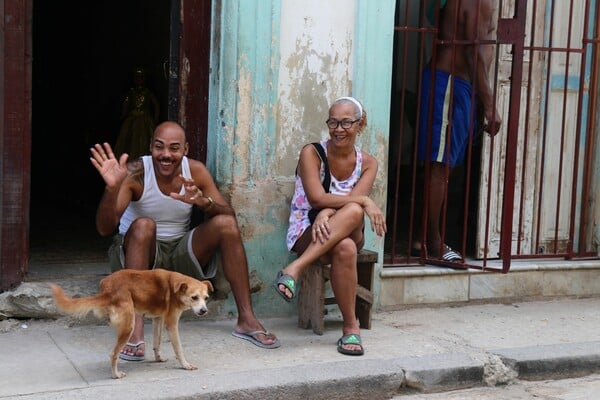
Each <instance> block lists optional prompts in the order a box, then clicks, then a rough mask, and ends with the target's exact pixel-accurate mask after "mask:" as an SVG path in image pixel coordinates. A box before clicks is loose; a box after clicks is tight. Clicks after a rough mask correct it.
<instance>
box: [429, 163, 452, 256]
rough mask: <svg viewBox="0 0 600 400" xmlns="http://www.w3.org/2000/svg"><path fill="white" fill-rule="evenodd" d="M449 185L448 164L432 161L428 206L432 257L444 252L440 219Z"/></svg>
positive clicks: (430, 252) (430, 253)
mask: <svg viewBox="0 0 600 400" xmlns="http://www.w3.org/2000/svg"><path fill="white" fill-rule="evenodd" d="M447 186H448V177H447V176H446V166H445V165H443V164H440V163H431V165H430V170H429V202H428V208H427V253H428V256H432V257H440V256H441V255H442V254H443V248H442V246H443V244H442V235H441V233H440V226H441V225H440V219H441V217H442V207H443V205H444V200H445V196H446V188H447Z"/></svg>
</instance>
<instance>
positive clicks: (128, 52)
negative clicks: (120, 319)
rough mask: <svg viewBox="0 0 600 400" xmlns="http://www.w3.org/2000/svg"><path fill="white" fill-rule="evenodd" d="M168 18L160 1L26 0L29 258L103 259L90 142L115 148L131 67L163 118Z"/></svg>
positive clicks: (167, 6)
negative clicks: (29, 24) (29, 7)
mask: <svg viewBox="0 0 600 400" xmlns="http://www.w3.org/2000/svg"><path fill="white" fill-rule="evenodd" d="M170 15H171V2H169V1H163V0H128V1H119V0H108V1H102V2H91V3H87V2H80V1H73V0H71V1H68V0H66V1H60V2H48V1H42V0H34V1H33V65H32V71H33V72H32V157H31V158H32V165H31V204H30V262H31V263H32V264H34V263H71V262H95V261H105V260H106V249H107V247H108V241H109V240H110V238H101V237H100V236H99V235H98V234H97V233H96V230H95V222H94V218H95V211H96V206H97V204H98V201H99V199H100V196H101V194H102V191H103V188H104V184H103V181H102V179H101V178H100V176H99V175H98V174H97V172H96V171H95V169H94V168H93V166H92V165H91V163H90V160H89V156H90V152H89V148H90V147H91V146H92V145H93V144H94V143H98V142H104V141H106V142H109V143H111V144H113V145H114V143H115V140H116V137H117V135H118V132H119V127H120V123H121V121H120V117H121V106H122V102H123V99H124V96H125V94H126V92H127V90H128V89H129V88H130V87H131V86H132V84H133V82H132V72H133V70H134V68H135V67H137V66H142V67H143V68H144V69H145V70H146V80H147V82H146V84H147V86H148V88H150V90H151V91H152V92H153V93H154V94H155V96H156V97H157V99H158V103H159V108H160V115H159V118H158V120H159V121H160V120H165V119H166V118H167V107H168V88H169V82H168V74H167V71H166V68H168V64H167V61H168V60H169V47H170Z"/></svg>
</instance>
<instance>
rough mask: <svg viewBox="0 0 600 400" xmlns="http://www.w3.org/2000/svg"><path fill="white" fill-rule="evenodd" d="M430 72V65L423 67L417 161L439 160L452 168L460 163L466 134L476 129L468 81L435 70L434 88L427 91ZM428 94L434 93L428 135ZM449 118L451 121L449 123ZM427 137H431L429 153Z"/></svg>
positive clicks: (466, 139)
mask: <svg viewBox="0 0 600 400" xmlns="http://www.w3.org/2000/svg"><path fill="white" fill-rule="evenodd" d="M431 71H432V70H431V68H430V67H427V68H425V70H424V71H423V76H422V81H421V82H422V85H421V110H420V115H419V129H418V136H419V149H418V150H419V151H418V156H419V160H420V161H428V162H439V163H442V164H448V165H449V166H450V167H454V166H455V165H457V164H460V163H462V162H463V160H464V158H465V150H466V148H467V145H468V143H469V134H470V132H475V131H476V130H475V115H476V113H475V110H471V108H472V107H471V84H470V83H469V82H467V81H465V80H464V79H461V78H457V77H453V76H452V75H450V74H449V73H447V72H444V71H435V88H434V90H433V91H431V84H432V80H433V75H432V73H431ZM452 83H454V85H452ZM431 94H433V96H434V97H433V110H432V113H433V117H432V125H431V135H428V134H427V133H428V131H429V130H428V127H429V116H430V112H429V100H430V99H429V96H430V95H431ZM451 96H452V97H451ZM451 106H452V107H451ZM450 118H452V124H450V123H449V121H450ZM469 121H471V122H472V123H469ZM428 138H430V140H431V143H430V147H429V152H428V151H427V148H428V147H427V141H428Z"/></svg>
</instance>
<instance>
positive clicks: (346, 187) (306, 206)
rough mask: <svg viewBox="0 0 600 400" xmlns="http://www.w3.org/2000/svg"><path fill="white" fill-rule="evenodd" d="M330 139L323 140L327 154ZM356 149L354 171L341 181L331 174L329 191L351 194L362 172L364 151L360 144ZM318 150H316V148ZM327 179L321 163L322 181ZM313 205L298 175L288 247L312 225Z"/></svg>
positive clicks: (288, 234)
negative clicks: (311, 212)
mask: <svg viewBox="0 0 600 400" xmlns="http://www.w3.org/2000/svg"><path fill="white" fill-rule="evenodd" d="M328 141H329V140H323V141H321V145H322V146H323V149H325V154H327V142H328ZM354 149H355V151H356V164H355V165H354V171H352V174H351V175H350V177H349V178H348V179H346V180H343V181H339V180H337V179H336V178H335V176H333V175H331V185H330V187H329V193H331V194H337V195H340V196H346V195H348V194H350V192H351V191H352V189H354V186H356V183H357V182H358V179H359V178H360V175H361V173H362V161H363V157H362V153H361V151H360V149H359V148H358V146H354ZM315 151H316V150H315ZM324 179H325V167H324V165H323V163H321V182H323V180H324ZM311 208H312V207H311V205H310V203H309V202H308V199H307V197H306V193H304V187H303V186H302V179H300V177H299V176H298V175H296V186H295V189H294V196H293V197H292V204H291V209H290V219H289V228H288V232H287V239H286V242H287V248H288V250H291V249H292V247H294V244H295V243H296V241H297V240H298V238H299V237H300V236H302V234H303V233H304V231H305V230H306V228H308V227H309V226H310V220H309V219H308V212H309V211H310V209H311Z"/></svg>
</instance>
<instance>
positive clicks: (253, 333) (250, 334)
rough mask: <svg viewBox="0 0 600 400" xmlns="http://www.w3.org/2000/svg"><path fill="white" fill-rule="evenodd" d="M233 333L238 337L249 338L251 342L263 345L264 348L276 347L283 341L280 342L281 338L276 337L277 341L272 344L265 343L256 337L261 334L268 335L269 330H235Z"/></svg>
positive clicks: (259, 345)
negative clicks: (243, 331)
mask: <svg viewBox="0 0 600 400" xmlns="http://www.w3.org/2000/svg"><path fill="white" fill-rule="evenodd" d="M231 334H232V335H233V336H235V337H236V338H240V339H244V340H247V341H249V342H250V343H252V344H254V345H256V346H258V347H262V348H263V349H276V348H278V347H279V346H281V343H279V339H275V341H274V342H273V343H271V344H264V343H263V342H261V341H260V340H258V339H257V338H255V336H256V335H260V334H263V335H265V336H268V335H269V331H250V332H246V333H242V332H236V331H233V332H231Z"/></svg>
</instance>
